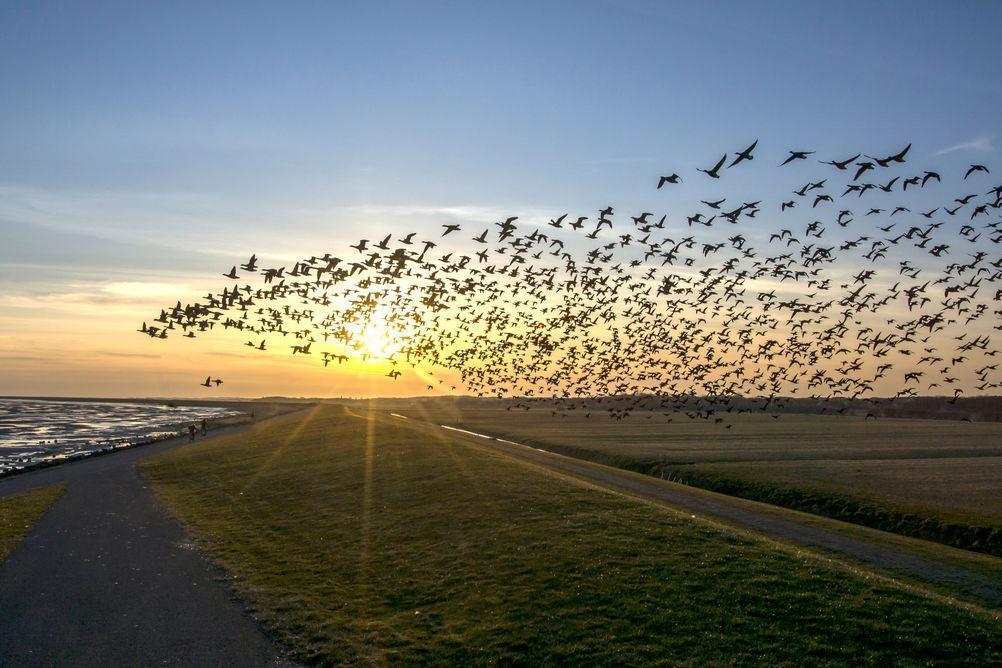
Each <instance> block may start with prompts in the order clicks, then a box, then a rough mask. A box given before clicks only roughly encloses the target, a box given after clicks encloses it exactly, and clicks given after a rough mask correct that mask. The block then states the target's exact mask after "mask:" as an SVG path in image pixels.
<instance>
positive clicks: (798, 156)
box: [779, 151, 814, 167]
mask: <svg viewBox="0 0 1002 668" xmlns="http://www.w3.org/2000/svg"><path fill="white" fill-rule="evenodd" d="M789 154H790V155H789V157H787V159H786V160H784V161H783V162H781V163H780V164H779V166H780V167H782V166H784V165H788V164H790V163H791V162H793V161H794V160H807V156H809V155H814V151H789Z"/></svg>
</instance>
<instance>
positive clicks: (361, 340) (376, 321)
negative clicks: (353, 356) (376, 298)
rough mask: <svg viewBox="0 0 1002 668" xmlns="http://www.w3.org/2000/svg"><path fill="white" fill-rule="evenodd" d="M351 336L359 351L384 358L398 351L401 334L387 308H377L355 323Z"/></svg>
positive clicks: (401, 345) (373, 356) (373, 357)
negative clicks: (355, 327)
mask: <svg viewBox="0 0 1002 668" xmlns="http://www.w3.org/2000/svg"><path fill="white" fill-rule="evenodd" d="M356 326H357V329H356V331H355V332H354V336H353V337H352V338H353V339H354V341H355V342H356V344H357V347H358V350H359V352H360V353H363V354H367V355H368V356H369V357H370V358H372V359H386V358H388V357H392V356H393V355H394V354H396V353H398V352H400V350H401V348H402V347H403V334H402V332H401V331H400V329H399V328H398V327H396V326H395V325H394V324H393V323H392V322H391V319H390V314H389V313H388V309H385V308H383V309H377V310H376V311H374V312H373V313H371V314H369V315H368V317H366V318H364V319H362V320H359V321H358V322H357V323H356Z"/></svg>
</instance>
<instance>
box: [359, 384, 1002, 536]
mask: <svg viewBox="0 0 1002 668" xmlns="http://www.w3.org/2000/svg"><path fill="white" fill-rule="evenodd" d="M374 405H375V406H378V407H380V408H382V409H383V410H396V411H399V412H402V413H405V414H407V415H409V416H411V417H412V418H415V419H423V420H427V421H432V422H436V423H438V424H448V425H451V426H458V427H462V428H465V429H470V430H472V431H477V432H481V433H486V434H490V435H493V436H500V437H503V438H507V439H510V440H514V441H518V442H521V443H526V444H529V445H534V446H537V447H542V448H545V449H548V450H553V451H555V452H560V453H562V454H566V455H571V456H575V457H582V458H584V459H590V460H592V461H597V462H600V463H603V464H609V465H612V466H618V467H620V468H625V469H629V470H632V471H637V472H640V473H647V474H650V475H654V476H658V477H665V478H671V479H673V480H677V481H681V482H686V483H688V484H691V485H695V486H698V487H703V488H706V489H711V490H714V491H719V492H724V493H727V494H732V495H735V496H741V497H744V498H748V499H752V500H755V501H765V502H767V503H773V504H776V505H781V506H785V507H788V508H794V509H796V510H803V511H807V512H812V513H816V514H821V515H826V516H828V517H834V518H835V519H840V520H845V521H849V522H855V523H857V524H861V525H864V526H869V527H873V528H875V529H881V530H884V531H893V532H896V533H900V534H903V535H907V536H913V537H916V538H924V539H927V540H935V541H938V542H941V543H944V544H947V545H951V546H954V547H961V548H965V549H969V550H976V551H980V552H985V553H987V554H993V555H996V556H1000V555H1002V423H996V422H976V423H969V422H959V421H950V420H917V419H891V418H881V419H879V420H877V421H873V420H866V419H864V418H861V417H855V416H826V415H797V414H784V415H781V416H780V417H779V418H772V417H771V416H769V415H764V414H755V415H740V416H730V417H729V418H728V419H729V421H730V422H729V424H730V425H731V427H730V428H729V429H728V428H725V427H723V426H721V425H717V424H714V423H712V422H707V421H704V420H690V419H688V418H687V417H686V416H685V415H681V414H674V415H668V416H666V415H664V414H662V413H658V412H638V413H636V414H634V415H632V416H631V417H630V418H629V419H627V420H622V421H614V420H610V419H609V418H608V416H607V415H605V414H604V413H603V412H601V411H599V412H596V413H592V414H591V415H590V417H585V413H584V412H581V411H577V412H568V413H565V414H560V413H558V414H556V415H553V414H551V412H550V411H546V410H531V411H520V410H516V411H514V412H512V411H508V410H505V407H504V405H503V404H501V403H500V402H495V403H494V404H490V403H487V402H483V401H479V402H478V401H468V400H458V401H457V400H450V399H433V400H412V401H397V402H389V401H386V402H382V401H381V402H375V403H374ZM669 418H670V421H669Z"/></svg>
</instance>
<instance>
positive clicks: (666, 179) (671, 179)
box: [658, 174, 682, 190]
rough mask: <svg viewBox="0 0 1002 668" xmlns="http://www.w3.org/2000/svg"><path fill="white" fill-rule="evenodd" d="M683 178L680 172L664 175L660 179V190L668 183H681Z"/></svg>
mask: <svg viewBox="0 0 1002 668" xmlns="http://www.w3.org/2000/svg"><path fill="white" fill-rule="evenodd" d="M681 181H682V178H681V177H680V176H679V175H678V174H671V175H669V176H662V177H660V178H659V179H658V190H661V188H662V187H664V185H665V184H666V183H671V184H677V183H681Z"/></svg>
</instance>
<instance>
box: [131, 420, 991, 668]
mask: <svg viewBox="0 0 1002 668" xmlns="http://www.w3.org/2000/svg"><path fill="white" fill-rule="evenodd" d="M143 471H144V474H145V475H146V476H147V477H148V478H149V479H150V480H151V482H152V483H153V486H154V488H155V490H156V491H157V493H158V494H159V496H160V497H161V498H162V499H163V500H165V501H166V502H167V504H168V505H169V506H170V507H171V508H172V509H174V511H175V512H177V513H178V514H179V515H180V516H181V517H182V518H183V519H184V520H185V521H186V522H187V523H188V525H189V526H190V527H191V528H192V530H193V532H194V533H195V535H196V536H198V537H199V538H200V539H201V540H202V542H203V543H204V544H205V545H206V546H207V547H208V549H209V550H210V551H211V553H212V554H213V555H214V556H215V558H217V559H218V560H219V561H220V563H221V564H223V565H224V566H225V567H226V568H227V569H228V570H229V571H230V572H231V573H232V574H233V575H234V576H235V578H236V583H237V586H238V587H239V588H240V589H242V590H243V591H244V593H245V594H246V595H247V597H248V598H249V600H250V601H251V602H252V603H253V604H254V605H255V606H256V607H257V608H258V609H259V611H260V613H261V614H262V615H263V617H264V619H265V620H266V623H267V625H268V626H269V627H270V628H271V629H272V630H273V632H274V633H275V634H276V636H277V637H278V639H279V640H280V641H282V642H283V643H285V644H287V645H290V646H291V647H293V648H294V650H295V653H296V656H297V657H298V658H300V659H303V660H308V661H316V662H323V663H342V662H346V663H368V662H380V663H381V662H406V663H439V664H442V663H452V664H466V663H484V662H488V661H492V662H501V663H510V662H528V663H540V662H543V661H544V660H549V661H552V662H556V663H571V662H573V663H582V662H588V663H592V664H616V665H622V664H640V663H643V664H656V663H666V664H667V663H670V664H678V663H681V662H692V663H727V662H741V663H748V662H759V663H770V664H771V663H777V662H782V661H791V662H792V661H797V662H802V661H809V660H823V661H834V662H851V663H854V664H858V663H865V662H877V661H881V662H884V661H886V660H888V659H889V658H890V657H892V656H893V657H903V658H906V659H910V660H912V661H916V662H918V661H922V662H925V661H930V660H937V659H938V660H942V661H947V662H958V661H959V662H963V661H967V662H970V663H972V664H977V663H980V664H987V663H992V662H996V663H997V662H999V661H1002V645H1000V641H999V638H1000V637H1002V624H1000V623H999V621H998V619H992V618H989V617H985V616H981V615H979V614H977V613H972V612H968V611H966V610H963V609H959V608H953V607H949V606H947V605H945V604H943V603H939V602H935V601H931V600H927V599H924V598H920V597H918V596H916V595H914V594H910V593H908V592H906V591H904V590H902V589H898V588H896V587H893V586H891V585H887V584H883V583H878V582H870V581H865V580H863V579H859V578H858V577H856V576H853V575H851V574H849V573H848V572H846V571H842V570H837V569H835V568H833V567H831V566H828V565H825V564H824V563H822V562H819V561H816V560H812V559H809V558H797V557H794V556H792V555H791V554H790V553H787V552H783V551H779V550H777V549H775V548H772V547H770V546H768V545H766V544H763V543H757V542H751V541H749V540H748V539H745V538H739V537H736V536H733V535H730V534H728V533H725V532H722V531H720V530H718V529H715V528H712V527H710V526H708V525H705V524H702V523H700V522H695V521H692V520H691V519H686V518H685V517H682V516H679V515H677V514H675V513H672V512H670V511H667V510H665V509H661V508H657V507H655V506H652V505H650V504H646V503H643V502H639V501H636V500H633V499H630V498H627V497H624V496H620V495H616V494H612V493H608V492H604V491H600V490H597V489H594V488H592V487H589V486H585V485H582V484H579V483H576V482H573V481H570V480H566V479H563V478H560V477H558V476H555V475H553V474H550V473H547V472H544V471H542V470H540V469H538V468H535V467H532V466H529V465H525V464H521V463H519V462H515V461H512V460H510V459H508V458H505V457H504V456H502V455H500V454H497V453H494V452H491V451H489V450H486V449H480V448H477V447H471V446H467V445H460V444H456V443H454V442H451V441H449V440H448V439H445V438H443V439H441V440H429V437H426V436H423V435H421V434H419V433H417V432H415V431H413V430H411V429H408V428H407V426H406V424H405V423H403V422H400V423H390V422H389V421H387V420H382V421H380V420H368V419H360V418H357V417H353V416H350V415H348V414H347V413H344V412H342V409H341V408H339V407H330V406H328V407H319V408H316V409H313V410H311V411H310V412H308V413H306V414H301V415H296V416H287V417H282V418H277V419H276V420H273V421H271V422H269V423H265V424H261V425H257V426H256V427H253V428H252V429H251V430H250V431H248V432H244V433H241V434H238V435H233V436H229V437H223V438H220V439H218V440H215V441H207V442H205V443H204V444H201V445H196V446H192V447H188V448H184V449H181V450H177V451H174V452H172V453H170V454H167V455H165V456H161V457H158V458H156V459H154V460H149V461H147V462H146V463H144V465H143Z"/></svg>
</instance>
